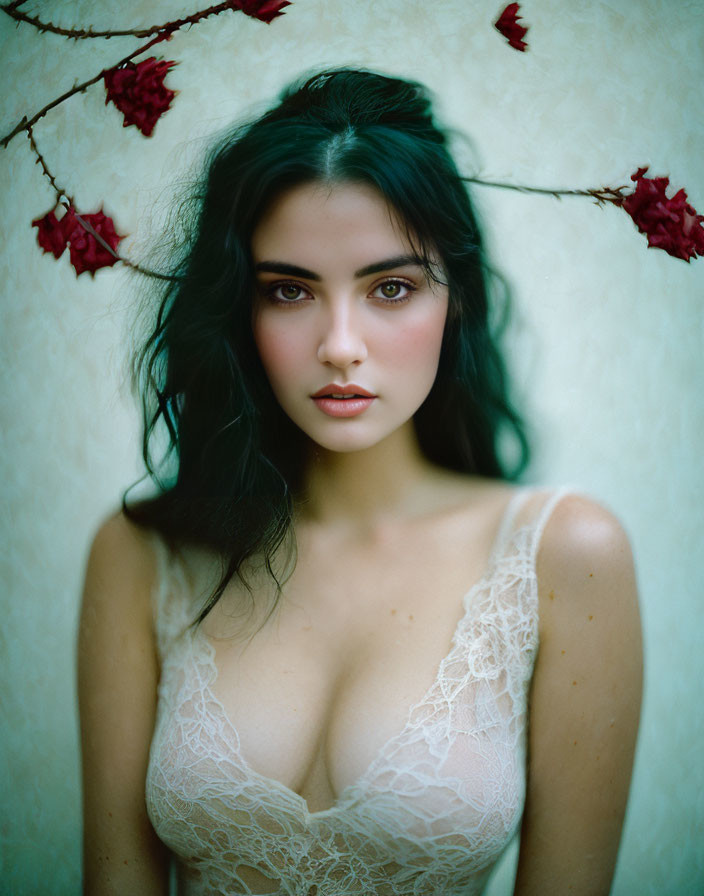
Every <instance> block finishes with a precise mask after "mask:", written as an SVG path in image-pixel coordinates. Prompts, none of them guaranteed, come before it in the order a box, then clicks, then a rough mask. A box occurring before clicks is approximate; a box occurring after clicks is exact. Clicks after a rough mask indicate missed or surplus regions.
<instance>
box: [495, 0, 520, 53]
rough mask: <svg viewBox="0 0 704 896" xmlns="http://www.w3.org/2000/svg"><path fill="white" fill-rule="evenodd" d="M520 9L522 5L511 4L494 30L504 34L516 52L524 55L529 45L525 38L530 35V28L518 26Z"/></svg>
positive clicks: (497, 21) (496, 23)
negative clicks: (518, 51)
mask: <svg viewBox="0 0 704 896" xmlns="http://www.w3.org/2000/svg"><path fill="white" fill-rule="evenodd" d="M520 8H521V7H520V3H509V5H508V6H507V7H506V9H504V11H503V12H502V13H501V15H500V16H499V18H498V19H497V20H496V22H494V28H496V29H497V31H500V32H501V34H503V36H504V37H505V38H506V40H507V41H508V42H509V45H510V46H512V47H513V49H514V50H520V51H521V52H522V53H524V52H525V50H526V48H527V47H528V44H527V43H526V42H525V41H524V40H523V38H524V37H525V36H526V34H527V33H528V28H527V27H524V26H523V25H519V24H518V20H519V19H520V16H519V15H518V10H519V9H520Z"/></svg>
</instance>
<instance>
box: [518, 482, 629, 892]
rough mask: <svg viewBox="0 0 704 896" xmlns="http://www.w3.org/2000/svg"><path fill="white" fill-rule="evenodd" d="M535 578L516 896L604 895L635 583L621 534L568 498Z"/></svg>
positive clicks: (608, 519)
mask: <svg viewBox="0 0 704 896" xmlns="http://www.w3.org/2000/svg"><path fill="white" fill-rule="evenodd" d="M537 574H538V586H539V602H540V646H539V650H538V659H537V662H536V667H535V672H534V675H533V681H532V685H531V693H530V718H529V763H528V793H527V800H526V809H525V814H524V823H523V832H522V841H521V855H520V860H519V873H518V878H517V887H516V890H515V892H516V894H520V896H524V894H526V896H528V894H530V896H532V894H538V893H540V894H541V896H542V894H553V893H555V894H557V893H562V892H566V891H567V889H568V884H569V888H571V889H570V892H574V893H575V896H579V894H584V896H587V894H590V896H591V894H596V893H599V894H602V893H603V894H606V893H608V892H609V887H610V883H611V880H612V876H613V870H614V866H615V863H616V857H617V855H618V847H619V841H620V834H621V826H622V823H623V817H624V813H625V809H626V802H627V797H628V791H629V783H630V777H631V768H632V764H633V755H634V750H635V743H636V735H637V731H638V719H639V712H640V700H641V687H642V647H641V628H640V616H639V611H638V595H637V587H636V577H635V571H634V566H633V558H632V554H631V548H630V544H629V540H628V537H627V536H626V533H625V531H624V529H623V526H622V525H621V523H620V522H619V520H618V519H617V518H616V517H615V516H614V515H613V514H612V513H611V512H610V511H608V510H606V509H605V508H603V507H601V506H600V505H599V504H597V503H596V502H594V501H592V500H590V499H588V498H585V497H581V496H576V495H575V496H571V495H570V496H566V497H565V498H563V499H562V500H561V501H560V502H559V503H558V504H557V505H556V507H555V508H554V510H553V512H552V514H551V516H550V518H549V520H548V522H547V524H546V527H545V531H544V533H543V538H542V540H541V545H540V550H539V554H538V560H537ZM576 806H579V812H575V807H576Z"/></svg>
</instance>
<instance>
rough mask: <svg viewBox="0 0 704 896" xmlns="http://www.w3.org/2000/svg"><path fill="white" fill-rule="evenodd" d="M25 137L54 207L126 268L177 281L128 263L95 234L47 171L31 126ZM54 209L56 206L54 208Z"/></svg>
mask: <svg viewBox="0 0 704 896" xmlns="http://www.w3.org/2000/svg"><path fill="white" fill-rule="evenodd" d="M27 137H28V138H29V142H30V145H31V147H32V151H33V152H34V154H35V156H36V157H37V164H38V165H41V168H42V171H43V172H44V174H45V176H46V177H47V178H48V180H49V183H50V184H51V186H52V187H53V188H54V192H55V193H56V205H59V204H61V205H62V206H63V207H64V208H65V209H66V211H69V210H72V211H73V214H74V217H75V218H76V220H77V221H78V223H79V224H80V225H81V227H82V228H83V229H84V230H87V231H88V233H90V234H91V235H92V236H93V237H94V239H95V240H97V242H98V243H100V245H101V246H102V247H103V249H105V250H106V252H109V253H110V255H112V257H113V258H116V259H117V260H118V261H121V262H122V263H123V264H126V265H127V267H129V268H132V270H134V271H137V272H138V273H140V274H144V275H145V276H146V277H155V278H156V279H158V280H178V277H173V276H172V275H171V274H161V273H159V272H158V271H152V270H150V269H149V268H143V267H142V266H141V265H139V264H136V263H135V262H134V261H130V260H129V259H128V258H125V257H124V256H123V255H120V254H119V253H117V252H116V251H115V250H114V249H113V248H112V246H110V245H109V244H108V243H106V242H105V240H104V239H103V237H102V236H101V235H100V234H99V233H98V232H97V230H96V229H95V228H94V227H92V226H91V225H90V224H89V223H88V221H86V220H85V218H83V217H81V215H79V214H78V212H77V211H76V208H75V206H76V202H75V200H74V199H73V197H72V196H70V195H69V194H68V193H67V192H66V191H65V190H62V189H61V187H60V186H59V185H58V184H57V183H56V178H55V177H54V175H53V174H52V173H51V171H49V167H48V165H47V164H46V160H45V159H44V156H43V155H42V154H41V152H40V151H39V147H38V146H37V143H36V140H35V139H34V133H33V131H32V128H31V126H29V127H28V128H27ZM54 208H56V206H54Z"/></svg>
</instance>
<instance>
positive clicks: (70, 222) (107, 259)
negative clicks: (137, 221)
mask: <svg viewBox="0 0 704 896" xmlns="http://www.w3.org/2000/svg"><path fill="white" fill-rule="evenodd" d="M79 217H80V220H79ZM82 222H83V223H82ZM84 225H86V226H84ZM61 229H62V231H63V233H64V236H65V237H66V242H67V243H68V247H69V254H70V256H71V264H72V265H73V266H74V268H75V269H76V274H77V275H78V276H80V275H81V274H82V273H83V272H84V271H88V272H89V273H90V275H91V277H92V276H93V275H94V273H95V271H97V270H98V268H107V267H112V265H114V264H115V262H117V261H119V260H120V259H119V257H118V255H117V244H118V243H119V242H120V240H122V239H124V237H123V236H118V235H117V233H115V225H114V224H113V222H112V218H109V217H108V216H107V215H104V214H103V212H102V211H98V212H95V213H94V214H92V215H80V216H79V215H77V214H76V212H75V210H74V209H73V208H70V209H69V210H68V211H67V212H66V214H65V215H64V216H63V218H62V219H61ZM98 237H99V238H100V239H98ZM103 243H105V244H106V245H107V246H109V247H110V249H112V252H111V251H110V249H108V248H106V246H105V245H103Z"/></svg>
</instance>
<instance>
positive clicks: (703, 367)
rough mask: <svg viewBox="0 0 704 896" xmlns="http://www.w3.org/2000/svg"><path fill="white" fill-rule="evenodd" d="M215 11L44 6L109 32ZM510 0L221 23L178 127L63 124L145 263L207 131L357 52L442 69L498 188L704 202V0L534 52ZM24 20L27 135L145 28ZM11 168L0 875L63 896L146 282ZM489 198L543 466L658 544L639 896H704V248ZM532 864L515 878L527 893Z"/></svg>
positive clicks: (18, 150) (6, 206)
mask: <svg viewBox="0 0 704 896" xmlns="http://www.w3.org/2000/svg"><path fill="white" fill-rule="evenodd" d="M201 5H202V6H205V5H207V4H206V3H205V0H202V4H201ZM197 6H198V3H197V2H196V0H163V2H155V0H141V2H139V0H132V2H131V3H130V4H103V3H96V2H88V0H85V2H72V3H70V4H66V3H60V2H44V3H42V4H38V3H36V2H30V3H29V4H28V5H27V8H28V9H30V10H31V9H35V8H36V9H41V11H42V15H43V16H44V17H46V18H51V19H53V20H54V21H58V22H61V23H62V24H71V23H76V22H78V23H85V24H91V23H92V24H93V25H94V26H96V27H101V26H102V27H106V26H110V25H112V26H132V25H146V24H154V23H159V22H162V21H166V20H168V19H172V18H176V17H177V16H179V15H182V14H184V13H190V12H193V11H194V9H195V8H197ZM120 7H122V8H120ZM500 9H501V3H494V2H480V0H474V2H472V0H443V2H437V0H436V2H428V0H373V2H372V0H368V2H364V0H356V2H353V0H295V2H294V3H293V5H292V6H290V7H288V10H287V13H286V15H285V16H284V17H283V18H280V19H278V20H276V21H274V22H273V23H272V24H271V25H269V26H266V25H264V24H263V23H260V22H258V21H255V20H253V19H250V18H247V17H245V16H244V15H242V14H241V13H230V14H228V15H222V16H220V17H218V18H216V19H212V20H209V21H207V22H205V23H204V24H201V25H200V26H198V27H196V28H194V29H192V30H191V31H190V32H189V33H180V34H177V35H176V36H175V37H174V38H173V40H172V41H170V42H168V43H162V44H160V45H158V46H157V48H155V51H156V52H157V53H161V54H163V55H164V56H165V58H168V59H177V60H179V63H180V64H179V65H178V67H177V68H175V69H173V70H172V71H171V73H170V74H169V76H168V83H169V84H170V85H171V86H173V87H175V88H177V89H179V90H180V95H179V96H178V97H177V99H176V101H175V103H174V106H173V108H172V110H171V111H170V112H169V113H168V114H167V115H166V116H165V117H164V118H162V120H161V121H160V122H159V123H158V125H157V127H156V130H155V132H154V135H153V137H152V138H151V139H145V138H144V137H143V136H142V135H141V134H140V133H139V132H138V131H137V130H136V129H135V128H129V129H123V128H122V127H121V124H122V117H121V115H120V113H119V112H118V111H117V110H116V109H115V108H114V107H113V106H112V105H111V106H109V107H107V108H106V107H105V106H104V91H103V88H102V86H101V85H96V86H95V87H93V88H91V89H90V90H89V91H88V93H87V94H85V95H81V96H77V97H75V98H73V99H72V100H70V101H69V102H68V103H66V104H64V105H63V106H60V107H59V108H58V109H55V110H54V111H53V112H51V113H49V115H48V116H47V117H46V118H45V119H44V120H42V121H41V122H40V123H39V124H38V125H37V126H36V129H35V134H36V139H37V141H38V143H39V145H40V148H42V149H43V151H44V153H45V155H46V158H47V161H48V162H49V164H50V167H51V168H52V170H53V172H54V174H55V175H56V177H57V178H58V180H59V181H60V182H61V183H62V184H64V185H65V186H66V189H67V190H68V191H69V192H72V193H73V194H74V195H75V196H76V198H77V201H78V204H79V207H80V208H81V209H83V210H84V211H95V210H96V209H97V207H98V206H99V205H100V204H101V203H103V202H104V206H105V210H106V212H107V213H109V214H111V215H112V216H113V217H114V219H115V221H116V223H117V227H118V230H120V231H121V232H123V233H129V234H130V238H129V239H127V240H125V241H124V243H123V244H122V249H123V251H124V252H125V253H128V254H130V255H136V254H137V253H138V251H140V248H143V247H144V246H146V245H147V244H148V241H149V240H150V238H151V237H152V236H153V235H154V234H155V233H156V232H157V230H158V221H159V219H160V215H161V211H160V209H161V208H162V207H163V205H164V203H165V201H167V200H168V198H169V197H170V196H171V194H172V192H173V184H174V182H175V181H177V180H179V179H180V178H182V177H183V175H184V172H185V171H186V169H187V167H188V166H189V165H190V164H191V163H192V161H193V160H194V159H196V158H197V157H198V156H199V153H200V152H201V150H202V146H203V143H202V140H203V138H204V137H207V135H209V134H211V133H213V132H214V131H217V130H218V129H220V128H222V127H224V126H225V125H226V124H228V123H229V122H230V121H231V120H232V119H233V117H235V116H237V115H239V114H240V113H241V112H242V111H243V110H250V109H251V108H252V105H253V104H260V103H261V102H262V101H264V102H267V101H269V99H270V98H271V97H272V96H273V95H274V93H275V92H276V91H278V89H279V88H280V87H281V86H282V84H283V83H285V82H287V81H288V80H289V79H290V78H292V77H294V76H296V75H297V74H299V73H300V72H301V71H302V70H304V69H311V68H314V67H317V66H330V65H335V64H341V63H349V64H360V65H367V66H369V67H376V68H382V69H385V70H387V71H389V72H391V73H398V74H401V75H405V76H410V77H415V78H417V79H420V80H422V81H425V82H426V83H427V84H428V85H429V86H430V87H431V88H432V89H433V90H434V91H436V92H437V94H438V97H439V111H440V114H441V116H442V117H443V118H444V120H445V121H446V122H448V123H450V124H452V125H455V126H457V127H458V128H459V129H461V130H462V131H464V132H465V133H466V134H468V135H469V136H470V137H471V138H472V140H473V142H474V147H475V152H476V155H477V157H478V159H479V160H480V162H479V167H478V169H476V170H478V171H479V173H481V174H482V175H484V176H485V177H487V178H489V179H510V180H512V181H514V182H523V183H527V184H535V185H549V186H568V187H599V186H602V185H616V184H621V183H626V182H627V181H628V177H629V175H630V174H631V173H632V172H633V171H635V169H636V168H637V167H638V166H639V165H645V164H648V163H649V164H651V166H652V168H651V171H650V173H651V174H653V175H659V174H669V175H670V178H671V182H672V185H673V186H674V187H676V188H678V187H680V186H684V187H686V189H687V190H688V193H689V197H690V200H691V202H692V203H693V204H694V205H695V207H696V208H697V209H698V210H699V211H704V171H703V168H702V157H703V150H704V115H702V112H703V111H704V110H703V108H702V100H701V89H702V83H704V3H703V2H702V0H689V2H687V0H669V2H668V0H660V2H658V0H622V2H617V0H608V2H607V0H602V2H598V0H590V2H589V3H581V4H566V3H564V2H563V0H534V2H526V3H525V4H523V9H522V12H523V15H524V17H525V21H526V22H527V23H528V24H529V25H530V26H531V30H530V31H529V34H528V41H529V44H530V49H529V51H528V52H527V53H525V54H522V53H518V52H516V51H515V50H512V49H511V48H510V47H509V46H508V45H507V44H506V43H505V41H504V40H503V39H502V38H501V36H500V35H499V34H498V32H496V31H495V30H494V29H493V28H492V22H493V21H494V20H495V19H496V17H497V15H498V12H499V11H500ZM69 10H70V11H69ZM0 29H1V30H0V52H1V53H2V58H3V91H2V92H3V94H4V104H3V110H2V122H3V124H2V129H1V130H2V133H3V134H4V133H6V132H7V131H8V130H9V129H10V127H11V126H12V125H14V123H15V122H16V121H17V120H18V119H19V118H20V117H21V115H22V114H23V113H25V112H27V113H33V112H34V111H36V110H37V109H39V108H40V107H41V106H43V105H44V104H45V103H46V102H47V101H49V100H51V99H53V98H54V97H55V96H56V95H58V94H59V93H60V92H63V91H64V90H65V89H67V88H68V87H70V86H71V84H73V83H74V80H75V79H78V78H81V79H82V78H85V77H89V76H91V75H93V74H95V73H97V71H98V70H100V69H101V68H102V67H104V66H109V65H112V64H114V62H116V61H117V60H118V59H120V58H121V57H122V56H123V55H125V54H126V53H128V52H130V50H131V49H133V48H134V47H135V46H137V45H138V41H137V39H134V38H122V39H119V38H118V39H113V40H111V41H109V42H104V41H99V40H94V41H84V42H81V43H73V42H68V41H66V40H64V39H62V38H59V37H56V36H52V35H38V34H37V33H36V32H35V31H34V30H33V29H31V28H30V27H29V26H26V25H22V26H20V27H19V28H17V29H16V28H15V26H14V24H13V23H11V22H10V20H9V19H7V17H6V16H4V15H0ZM257 108H258V106H257ZM463 153H464V155H463V157H464V158H465V159H467V158H469V156H468V154H467V153H466V151H463ZM0 166H1V167H0V171H1V172H2V177H3V189H2V191H1V192H0V203H1V204H2V208H1V210H0V227H1V228H2V248H3V260H2V268H1V277H0V284H1V286H2V289H3V297H2V306H1V308H0V311H1V314H2V316H1V319H0V332H1V334H2V335H1V343H0V344H1V350H2V388H1V389H0V408H1V409H2V442H1V444H0V471H1V475H2V483H3V486H2V495H3V500H2V527H3V533H2V539H3V550H2V560H1V567H0V570H1V575H2V597H3V604H2V627H1V628H0V638H1V643H2V680H3V684H2V718H1V719H0V723H1V725H2V732H3V735H2V736H3V748H2V793H1V794H0V805H2V810H1V811H2V822H1V824H2V828H1V830H2V867H1V868H0V890H1V891H2V893H8V894H9V893H12V894H16V896H23V894H62V896H63V894H73V893H77V892H78V891H79V887H80V883H79V880H80V870H79V869H80V812H79V808H80V804H79V779H78V772H79V758H78V722H77V711H76V694H75V683H74V639H75V633H76V621H77V613H78V601H79V593H80V588H81V581H82V575H83V565H84V562H85V559H86V553H87V549H88V545H89V541H90V538H91V535H92V533H93V531H94V529H95V527H96V525H97V524H98V522H99V521H100V520H101V518H102V517H103V516H104V515H105V514H106V513H107V512H108V511H110V510H111V509H112V508H113V507H115V506H116V503H117V501H118V499H119V496H120V495H121V492H122V490H123V488H124V487H126V486H127V485H128V484H129V483H131V482H132V481H134V479H135V478H136V477H137V476H138V475H139V474H140V464H139V451H138V438H137V437H138V428H137V413H136V408H135V405H134V403H133V399H132V398H131V396H130V393H129V389H128V387H127V383H126V375H125V356H126V345H127V334H128V333H129V331H130V328H131V326H132V322H133V315H134V305H135V299H136V295H137V291H136V278H135V277H133V276H130V274H129V273H128V272H127V271H126V270H124V269H119V268H114V269H107V270H104V271H100V272H99V273H98V275H97V276H96V277H95V279H94V280H91V279H90V277H89V276H88V275H87V274H85V275H83V276H82V277H81V278H80V280H76V277H75V275H74V272H73V269H72V268H71V267H70V266H69V263H68V253H66V256H65V257H63V258H61V260H60V261H58V262H57V261H55V260H54V259H53V257H51V256H49V255H42V253H41V252H40V250H39V249H38V247H37V245H36V243H35V234H36V231H34V230H33V229H31V228H30V221H31V219H32V218H34V217H37V216H39V215H42V214H43V213H44V212H46V211H47V210H48V209H49V208H50V207H51V206H52V204H53V196H52V193H51V190H50V188H49V186H48V184H47V182H46V181H45V180H44V179H43V178H42V176H41V172H40V170H39V168H38V167H37V166H35V164H34V159H33V157H32V155H31V152H30V148H29V145H28V142H27V140H26V138H25V137H24V136H20V137H17V138H15V139H14V140H13V142H12V143H11V144H10V146H9V148H8V149H7V150H5V151H4V152H0ZM475 198H476V202H477V205H478V207H479V210H480V213H481V214H482V216H483V219H484V223H485V226H486V228H487V235H488V239H489V243H490V246H491V248H492V250H493V255H494V260H495V262H496V263H497V265H498V266H499V267H500V268H501V270H503V271H504V272H505V274H506V275H507V276H508V278H509V280H510V281H511V283H512V286H513V289H514V294H515V301H516V306H517V315H516V319H515V326H514V330H513V335H512V341H511V347H510V360H511V365H512V368H513V370H514V372H515V374H516V377H517V380H518V386H519V390H520V394H521V396H522V400H523V402H524V404H525V407H526V409H527V411H528V415H529V418H530V419H531V420H532V422H533V424H534V428H535V434H536V437H537V438H536V443H535V448H536V453H535V462H534V465H533V468H532V470H531V472H530V476H529V478H530V479H532V480H534V481H537V482H545V483H551V484H559V483H562V482H569V483H572V484H574V485H575V486H577V487H579V488H581V489H584V490H586V491H587V492H589V493H591V494H592V495H594V496H595V497H596V498H598V499H599V500H601V501H603V502H604V503H606V504H607V505H608V506H609V507H611V508H612V509H613V510H614V511H615V512H616V513H617V514H618V515H619V517H620V518H621V519H622V520H623V522H624V524H625V526H626V528H627V530H628V532H629V533H630V535H631V538H632V541H633V545H634V550H635V556H636V561H637V567H638V575H639V581H640V586H641V592H642V613H643V624H644V629H645V652H646V687H645V701H644V708H643V716H642V727H641V733H640V740H639V745H638V753H637V761H636V768H635V776H634V781H633V788H632V794H631V800H630V805H629V810H628V816H627V823H626V828H625V834H624V839H623V844H622V850H621V855H620V860H619V866H618V873H617V876H616V881H615V885H614V888H613V893H614V894H616V896H656V894H657V896H668V894H677V896H680V894H686V896H689V894H701V893H704V767H703V766H704V762H703V760H702V755H703V753H702V744H703V743H704V723H703V720H702V697H701V681H702V676H703V674H704V662H703V661H702V652H703V650H702V646H703V644H702V635H701V632H702V610H701V602H702V596H703V594H702V592H703V591H704V587H703V586H704V574H703V573H704V562H703V560H702V554H703V548H704V517H703V511H702V508H703V507H704V471H703V469H702V444H703V442H704V407H703V405H704V401H703V399H702V392H703V387H704V376H703V375H704V357H703V355H704V340H703V336H704V260H699V261H695V262H692V263H690V264H689V265H687V264H685V263H684V262H682V261H680V260H676V259H674V258H671V257H669V256H668V255H666V254H665V253H663V252H660V251H655V250H648V249H647V248H646V242H645V238H644V237H643V236H642V235H640V234H639V233H638V232H637V231H636V229H635V227H634V226H633V224H632V222H631V221H630V219H629V218H628V217H627V216H626V215H625V213H624V212H623V211H620V210H618V209H615V208H611V207H609V208H605V209H599V208H597V207H596V206H594V205H592V204H591V203H590V202H589V201H588V200H583V199H566V200H563V201H562V202H558V201H556V200H554V199H551V198H543V197H531V196H523V195H519V194H515V193H509V192H505V191H500V190H491V189H486V188H476V190H475ZM154 207H156V212H155V213H153V212H152V210H153V208H154ZM595 662H598V658H596V657H595ZM578 809H579V807H578V806H576V807H575V810H577V811H578ZM513 860H514V856H513V854H510V853H509V855H508V857H507V861H506V862H505V864H504V867H503V869H502V870H501V872H500V873H499V874H498V875H497V877H496V878H495V879H494V881H493V883H492V885H491V894H492V896H501V894H506V893H509V892H510V887H511V884H510V876H511V871H512V862H513Z"/></svg>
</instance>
